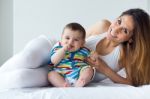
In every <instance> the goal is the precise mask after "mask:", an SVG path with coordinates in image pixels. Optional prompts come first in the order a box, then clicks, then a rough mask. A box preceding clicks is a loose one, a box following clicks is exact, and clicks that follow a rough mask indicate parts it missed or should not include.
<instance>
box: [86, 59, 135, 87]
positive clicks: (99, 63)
mask: <svg viewBox="0 0 150 99" xmlns="http://www.w3.org/2000/svg"><path fill="white" fill-rule="evenodd" d="M87 61H88V63H89V64H90V65H91V66H93V67H95V68H96V70H97V71H98V72H101V73H102V74H104V75H106V76H107V77H108V78H110V79H111V80H112V81H113V82H115V83H121V84H129V85H132V84H131V82H130V81H129V80H128V79H127V78H123V77H121V76H120V75H118V74H117V73H116V72H115V71H113V70H112V69H111V68H110V67H109V66H108V65H107V64H106V63H105V62H104V61H103V60H101V59H99V58H97V59H96V60H95V61H93V60H91V59H90V58H87Z"/></svg>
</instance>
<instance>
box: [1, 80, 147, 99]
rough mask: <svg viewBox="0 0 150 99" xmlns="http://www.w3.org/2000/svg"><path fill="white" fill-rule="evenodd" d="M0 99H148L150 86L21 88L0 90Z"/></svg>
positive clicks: (110, 84) (104, 83)
mask: <svg viewBox="0 0 150 99" xmlns="http://www.w3.org/2000/svg"><path fill="white" fill-rule="evenodd" d="M0 99H150V85H145V86H141V87H133V86H128V85H122V84H114V83H108V81H107V83H106V82H100V83H92V84H90V85H89V86H88V87H83V88H74V87H73V88H56V87H40V88H22V89H5V90H0Z"/></svg>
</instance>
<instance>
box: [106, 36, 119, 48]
mask: <svg viewBox="0 0 150 99" xmlns="http://www.w3.org/2000/svg"><path fill="white" fill-rule="evenodd" d="M105 44H106V46H107V47H116V46H118V45H119V43H118V42H114V41H112V40H109V39H107V38H105Z"/></svg>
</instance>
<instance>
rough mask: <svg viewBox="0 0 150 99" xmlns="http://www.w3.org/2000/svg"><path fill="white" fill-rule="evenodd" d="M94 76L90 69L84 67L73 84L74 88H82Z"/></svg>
mask: <svg viewBox="0 0 150 99" xmlns="http://www.w3.org/2000/svg"><path fill="white" fill-rule="evenodd" d="M93 75H94V70H93V68H92V67H86V68H85V69H84V70H83V71H81V72H80V76H79V79H78V80H77V82H76V83H75V87H83V86H85V85H86V84H88V83H89V82H90V81H91V79H92V77H93Z"/></svg>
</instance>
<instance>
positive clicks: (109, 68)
mask: <svg viewBox="0 0 150 99" xmlns="http://www.w3.org/2000/svg"><path fill="white" fill-rule="evenodd" d="M103 23H106V22H105V21H104V22H102V23H97V24H96V25H95V26H93V27H92V28H91V29H89V30H88V31H87V35H90V37H89V38H88V39H87V46H88V47H90V48H91V49H93V50H95V51H96V52H97V53H98V55H99V56H100V57H99V58H97V59H96V60H92V59H91V58H90V57H89V58H88V59H87V61H88V62H89V63H90V65H92V66H94V67H95V68H96V70H97V72H98V73H96V77H95V78H96V80H98V81H99V80H102V79H104V78H105V77H103V75H102V74H104V75H105V76H107V77H109V78H110V79H111V80H112V81H114V82H116V83H122V84H130V85H134V86H140V85H145V84H150V61H149V59H150V51H149V50H150V43H149V42H150V17H149V15H148V14H147V13H146V12H145V11H143V10H142V9H129V10H127V11H125V12H123V13H122V14H121V16H120V17H119V18H117V19H116V20H115V21H114V22H112V23H111V25H110V26H109V29H108V31H107V32H106V33H101V31H100V30H103V29H101V27H98V25H99V26H102V25H103ZM107 23H108V22H107ZM107 26H108V25H106V26H105V27H106V28H107ZM93 32H96V33H93ZM98 33H99V34H98ZM93 42H94V44H95V43H96V44H95V45H93V44H92V43H93ZM121 68H125V70H126V75H127V77H126V78H123V77H121V76H120V75H118V74H117V73H116V72H117V71H118V70H120V69H121Z"/></svg>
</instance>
